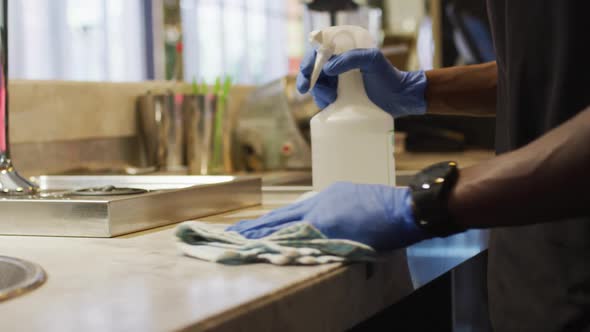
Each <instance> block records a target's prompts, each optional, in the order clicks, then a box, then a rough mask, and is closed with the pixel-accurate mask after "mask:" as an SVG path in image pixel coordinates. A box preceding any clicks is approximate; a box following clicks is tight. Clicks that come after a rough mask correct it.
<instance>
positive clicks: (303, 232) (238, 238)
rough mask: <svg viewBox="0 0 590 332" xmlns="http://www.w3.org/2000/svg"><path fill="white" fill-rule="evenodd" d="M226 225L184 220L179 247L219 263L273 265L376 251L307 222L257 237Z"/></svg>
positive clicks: (360, 257)
mask: <svg viewBox="0 0 590 332" xmlns="http://www.w3.org/2000/svg"><path fill="white" fill-rule="evenodd" d="M226 227H227V225H219V224H207V223H203V222H196V221H186V222H183V223H181V224H180V225H178V226H177V228H176V237H177V239H178V247H179V249H180V250H181V251H182V252H183V253H184V254H186V255H188V256H191V257H194V258H198V259H202V260H206V261H210V262H217V263H222V264H231V265H238V264H247V263H256V262H267V263H271V264H275V265H317V264H326V263H334V262H355V261H357V262H358V261H373V260H374V259H375V257H376V252H375V250H373V249H372V248H371V247H369V246H367V245H364V244H362V243H359V242H355V241H350V240H341V239H328V238H326V237H325V236H324V235H323V234H322V233H321V232H320V231H319V230H317V229H316V228H315V227H313V226H312V225H311V224H309V223H307V222H301V223H295V224H292V225H290V226H287V227H285V228H282V229H280V230H278V231H276V232H274V233H272V234H270V235H268V236H266V237H263V238H260V239H247V238H245V237H243V236H242V235H240V234H239V233H237V232H231V231H230V232H228V231H225V228H226Z"/></svg>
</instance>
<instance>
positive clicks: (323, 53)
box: [309, 46, 334, 91]
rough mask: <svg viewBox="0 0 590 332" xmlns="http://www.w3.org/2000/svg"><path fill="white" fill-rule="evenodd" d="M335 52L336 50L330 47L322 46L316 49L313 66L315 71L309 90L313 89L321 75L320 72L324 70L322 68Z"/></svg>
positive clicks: (312, 74)
mask: <svg viewBox="0 0 590 332" xmlns="http://www.w3.org/2000/svg"><path fill="white" fill-rule="evenodd" d="M333 54H334V50H333V49H332V48H330V47H325V46H320V47H319V48H318V49H317V50H316V56H315V64H314V66H313V72H312V73H311V80H310V83H309V90H310V91H311V89H313V87H314V86H315V84H316V83H317V81H318V78H319V77H320V73H321V72H322V69H323V68H324V65H325V64H326V62H328V60H330V58H331V57H332V55H333Z"/></svg>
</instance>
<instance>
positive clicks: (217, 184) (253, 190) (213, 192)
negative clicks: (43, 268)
mask: <svg viewBox="0 0 590 332" xmlns="http://www.w3.org/2000/svg"><path fill="white" fill-rule="evenodd" d="M35 181H36V182H37V183H38V184H39V186H40V189H41V194H40V195H36V196H22V197H12V196H4V197H2V196H0V211H2V212H1V213H2V218H1V219H0V234H3V235H41V236H81V237H113V236H117V235H121V234H126V233H131V232H136V231H141V230H145V229H149V228H154V227H158V226H162V225H167V224H171V223H176V222H180V221H184V220H190V219H194V218H200V217H204V216H209V215H213V214H217V213H222V212H226V211H231V210H235V209H239V208H244V207H248V206H255V205H259V204H260V202H261V197H262V194H261V180H260V178H255V177H233V176H169V175H162V176H154V175H152V176H149V175H148V176H143V175H130V176H117V175H114V176H41V177H39V178H37V179H36V180H35ZM108 185H113V186H116V187H125V188H140V189H146V190H148V191H147V192H145V193H140V194H131V195H113V196H96V197H95V196H77V195H75V194H72V192H73V191H74V190H78V189H82V188H89V187H97V186H108Z"/></svg>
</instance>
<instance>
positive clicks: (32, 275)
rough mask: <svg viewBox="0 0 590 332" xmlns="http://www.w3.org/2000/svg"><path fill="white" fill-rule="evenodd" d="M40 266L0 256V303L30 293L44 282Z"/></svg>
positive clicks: (44, 276) (44, 277) (43, 272)
mask: <svg viewBox="0 0 590 332" xmlns="http://www.w3.org/2000/svg"><path fill="white" fill-rule="evenodd" d="M45 279H46V275H45V271H43V269H42V268H41V266H39V265H37V264H35V263H31V262H28V261H24V260H22V259H18V258H13V257H8V256H0V302H2V301H5V300H8V299H11V298H13V297H16V296H19V295H21V294H24V293H26V292H28V291H31V290H33V289H35V288H37V287H39V286H41V284H43V282H45Z"/></svg>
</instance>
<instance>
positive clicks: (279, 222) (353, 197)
mask: <svg viewBox="0 0 590 332" xmlns="http://www.w3.org/2000/svg"><path fill="white" fill-rule="evenodd" d="M301 221H307V222H309V223H311V224H312V225H313V226H315V227H316V228H317V229H318V230H320V231H321V232H322V233H323V234H324V235H325V236H327V237H328V238H334V239H348V240H353V241H357V242H361V243H364V244H367V245H369V246H371V247H373V248H374V249H376V250H392V249H396V248H401V247H406V246H408V245H411V244H413V243H415V242H418V241H421V240H423V239H426V238H429V237H430V236H429V235H428V234H426V233H425V232H424V231H422V230H421V229H420V228H418V227H417V226H416V225H415V224H414V217H413V214H412V208H411V198H410V191H409V189H408V188H406V187H390V186H385V185H369V184H353V183H348V182H339V183H336V184H333V185H331V186H330V187H328V188H326V189H325V190H324V191H322V192H320V193H318V194H317V195H315V196H313V197H311V198H308V199H306V200H303V201H300V202H298V203H294V204H291V205H289V206H286V207H283V208H280V209H277V210H274V211H271V212H270V213H268V214H267V215H265V216H263V217H261V218H259V219H256V220H245V221H241V222H239V223H237V224H235V225H233V226H230V227H229V228H227V230H228V231H236V232H238V233H240V234H242V235H243V236H245V237H247V238H251V239H257V238H261V237H264V236H267V235H269V234H271V233H273V232H275V231H277V230H279V229H281V228H283V227H286V226H288V225H291V224H293V223H296V222H301Z"/></svg>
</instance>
